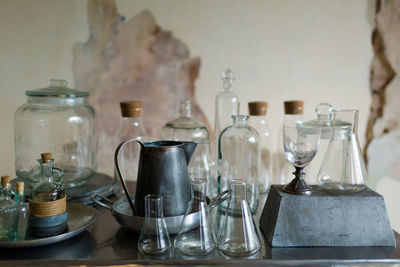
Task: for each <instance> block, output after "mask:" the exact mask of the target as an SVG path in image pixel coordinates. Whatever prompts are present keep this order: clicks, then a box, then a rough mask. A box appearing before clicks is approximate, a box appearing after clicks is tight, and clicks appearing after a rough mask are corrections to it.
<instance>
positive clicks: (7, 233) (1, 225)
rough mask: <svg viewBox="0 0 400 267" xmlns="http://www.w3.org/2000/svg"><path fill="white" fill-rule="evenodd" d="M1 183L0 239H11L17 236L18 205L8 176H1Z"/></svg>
mask: <svg viewBox="0 0 400 267" xmlns="http://www.w3.org/2000/svg"><path fill="white" fill-rule="evenodd" d="M1 184H2V186H3V188H2V198H1V200H0V240H6V241H13V240H15V239H16V238H17V228H16V226H17V219H18V205H17V202H16V201H15V193H14V192H13V191H12V190H11V184H10V176H2V177H1Z"/></svg>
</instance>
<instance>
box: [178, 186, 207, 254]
mask: <svg viewBox="0 0 400 267" xmlns="http://www.w3.org/2000/svg"><path fill="white" fill-rule="evenodd" d="M191 185H192V192H193V197H192V200H191V201H190V202H189V206H188V209H187V211H186V213H185V216H184V217H183V220H182V222H181V225H180V227H179V231H178V235H177V236H176V238H175V247H176V248H177V249H178V250H179V251H180V252H182V253H183V254H188V255H197V256H201V255H208V254H210V253H211V252H213V250H214V248H215V237H214V231H213V228H212V225H211V223H210V220H209V214H208V209H207V203H206V181H205V180H202V179H193V180H192V182H191ZM194 213H195V215H196V216H195V217H194V218H195V221H196V222H197V223H196V226H195V227H194V228H193V214H194Z"/></svg>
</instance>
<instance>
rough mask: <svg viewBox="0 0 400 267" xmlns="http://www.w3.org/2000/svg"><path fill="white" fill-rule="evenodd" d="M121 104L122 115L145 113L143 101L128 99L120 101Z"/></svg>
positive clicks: (130, 115) (129, 115) (135, 115)
mask: <svg viewBox="0 0 400 267" xmlns="http://www.w3.org/2000/svg"><path fill="white" fill-rule="evenodd" d="M119 104H120V106H121V115H122V117H128V118H132V117H140V116H142V113H143V105H142V102H141V101H128V102H121V103H119Z"/></svg>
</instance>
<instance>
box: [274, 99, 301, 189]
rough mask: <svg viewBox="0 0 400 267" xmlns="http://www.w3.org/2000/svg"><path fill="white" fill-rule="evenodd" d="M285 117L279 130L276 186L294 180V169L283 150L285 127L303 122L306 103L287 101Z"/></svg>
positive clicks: (285, 103)
mask: <svg viewBox="0 0 400 267" xmlns="http://www.w3.org/2000/svg"><path fill="white" fill-rule="evenodd" d="M283 104H284V113H285V115H284V117H283V121H282V124H281V127H280V128H279V133H278V141H277V145H278V146H277V150H276V151H277V154H276V157H275V162H276V163H275V168H276V175H274V176H275V177H274V180H273V183H274V184H287V183H288V182H290V181H291V180H292V172H293V167H292V166H291V165H290V163H289V162H288V161H287V159H286V155H285V152H284V150H283V149H282V148H283V142H282V136H283V125H285V124H286V125H288V124H296V122H297V121H303V106H304V102H303V101H301V100H291V101H285V102H284V103H283Z"/></svg>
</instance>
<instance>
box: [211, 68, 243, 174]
mask: <svg viewBox="0 0 400 267" xmlns="http://www.w3.org/2000/svg"><path fill="white" fill-rule="evenodd" d="M234 80H235V76H234V74H233V71H232V70H231V69H227V70H226V71H225V72H224V73H223V74H222V81H223V82H222V91H220V92H219V93H218V94H217V96H216V97H215V114H214V138H213V142H214V145H213V146H212V150H213V151H212V153H213V154H212V155H213V157H212V164H213V173H217V167H218V166H217V164H218V139H219V136H220V134H221V132H222V131H223V130H224V129H225V128H226V127H228V126H230V125H232V115H239V98H238V96H237V95H236V93H235V92H233V91H232V83H233V81H234Z"/></svg>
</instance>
